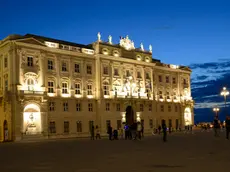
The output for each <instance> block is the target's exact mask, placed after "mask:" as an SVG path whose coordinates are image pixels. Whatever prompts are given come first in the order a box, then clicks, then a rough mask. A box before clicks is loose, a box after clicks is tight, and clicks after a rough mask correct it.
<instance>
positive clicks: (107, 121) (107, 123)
mask: <svg viewBox="0 0 230 172" xmlns="http://www.w3.org/2000/svg"><path fill="white" fill-rule="evenodd" d="M109 125H110V126H111V121H110V120H106V128H107V129H108V126H109Z"/></svg>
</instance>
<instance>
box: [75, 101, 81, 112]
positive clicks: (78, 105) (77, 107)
mask: <svg viewBox="0 0 230 172" xmlns="http://www.w3.org/2000/svg"><path fill="white" fill-rule="evenodd" d="M76 111H77V112H80V111H81V103H76Z"/></svg>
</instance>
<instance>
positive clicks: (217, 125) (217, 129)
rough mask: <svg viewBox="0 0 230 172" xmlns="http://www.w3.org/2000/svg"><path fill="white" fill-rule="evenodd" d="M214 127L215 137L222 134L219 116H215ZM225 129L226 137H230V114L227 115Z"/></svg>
mask: <svg viewBox="0 0 230 172" xmlns="http://www.w3.org/2000/svg"><path fill="white" fill-rule="evenodd" d="M213 128H214V135H215V137H219V135H220V129H221V124H220V121H219V119H218V117H215V119H214V121H213ZM225 129H226V139H229V133H230V116H227V117H226V120H225Z"/></svg>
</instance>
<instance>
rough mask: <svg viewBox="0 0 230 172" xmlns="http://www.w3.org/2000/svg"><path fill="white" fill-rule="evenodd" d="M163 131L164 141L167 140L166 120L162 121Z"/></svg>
mask: <svg viewBox="0 0 230 172" xmlns="http://www.w3.org/2000/svg"><path fill="white" fill-rule="evenodd" d="M161 127H162V132H163V141H164V142H166V141H167V126H166V122H165V120H163V121H162V126H161Z"/></svg>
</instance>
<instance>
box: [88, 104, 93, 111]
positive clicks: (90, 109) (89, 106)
mask: <svg viewBox="0 0 230 172" xmlns="http://www.w3.org/2000/svg"><path fill="white" fill-rule="evenodd" d="M88 110H89V112H93V103H88Z"/></svg>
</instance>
